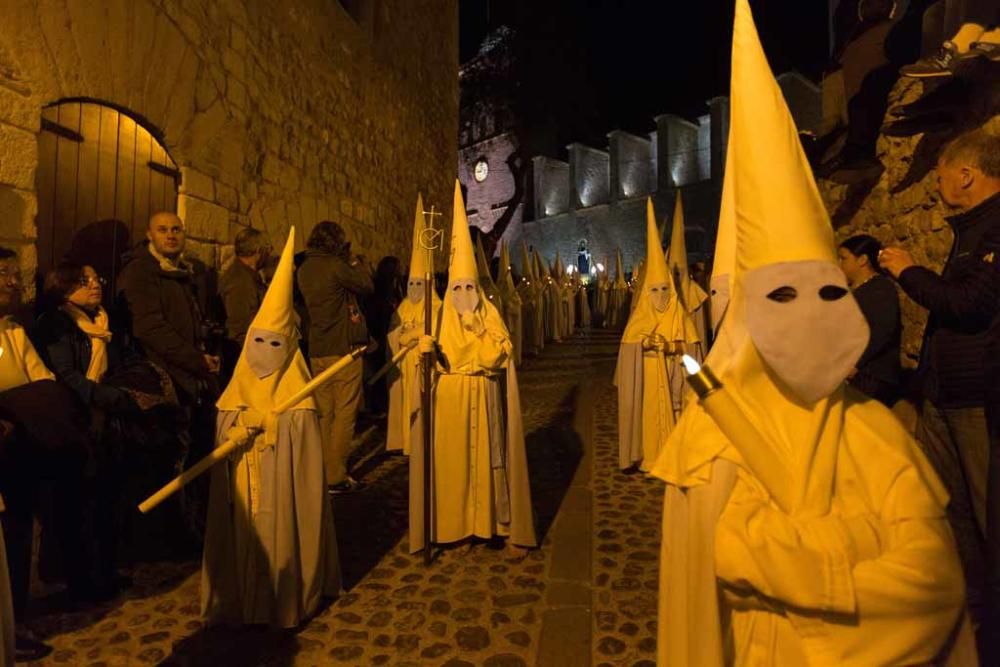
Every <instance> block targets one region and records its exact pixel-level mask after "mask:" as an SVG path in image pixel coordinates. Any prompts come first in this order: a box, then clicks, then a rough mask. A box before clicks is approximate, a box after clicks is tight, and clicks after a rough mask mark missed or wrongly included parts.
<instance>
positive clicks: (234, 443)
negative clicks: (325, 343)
mask: <svg viewBox="0 0 1000 667" xmlns="http://www.w3.org/2000/svg"><path fill="white" fill-rule="evenodd" d="M365 349H366V348H364V347H359V348H357V349H356V350H353V351H352V352H351V353H350V354H348V355H345V356H343V357H341V358H340V359H338V360H337V363H335V364H334V365H332V366H330V367H329V368H327V369H326V370H324V371H323V372H322V373H320V374H319V375H317V376H316V377H314V378H313V379H312V380H310V381H309V382H307V383H306V384H305V385H304V386H303V387H302V388H301V389H299V390H298V391H297V392H295V393H294V394H292V395H291V396H290V397H288V398H287V399H285V400H284V401H282V402H281V403H280V404H278V406H277V407H275V408H274V410H273V413H274V415H275V416H277V415H280V414H283V413H285V412H288V411H289V410H291V409H292V408H294V407H295V406H296V405H298V404H299V403H300V402H301V401H302V399H304V398H306V397H307V396H309V395H311V394H312V393H313V392H315V391H316V389H318V388H319V387H320V385H323V384H325V383H326V382H327V381H328V380H329V379H330V378H332V377H333V376H334V375H336V374H337V373H339V372H340V371H342V370H344V369H345V368H347V366H348V365H349V364H350V363H351V362H352V361H354V360H355V359H357V358H358V357H360V356H361V355H362V354H364V351H365ZM263 432H264V429H262V428H251V429H249V433H250V437H248V438H246V439H229V440H226V441H225V442H223V443H222V444H221V445H219V446H218V447H216V448H215V449H213V450H212V451H211V452H210V453H209V454H208V455H207V456H205V457H204V458H202V459H201V460H200V461H198V462H197V463H195V464H194V465H193V466H191V467H190V468H188V469H187V470H185V471H184V472H182V473H181V474H180V475H178V476H177V477H174V478H173V479H172V480H170V481H169V482H167V483H166V484H164V485H163V487H161V488H160V490H159V491H157V492H156V493H154V494H153V495H151V496H150V497H148V498H146V499H145V500H144V501H142V502H141V503H139V511H140V512H142V513H143V514H146V513H148V512H149V511H150V510H151V509H153V508H155V507H156V506H157V505H159V504H160V503H162V502H163V501H164V500H166V499H167V498H169V497H170V496H172V495H174V494H175V493H177V492H178V491H180V490H181V489H182V488H184V486H185V485H186V484H188V483H189V482H191V480H193V479H194V478H196V477H198V476H199V475H201V474H202V473H203V472H205V471H206V470H208V469H209V468H211V467H212V466H213V465H215V464H216V463H218V462H219V461H221V460H222V459H224V458H226V457H227V456H229V453H230V452H232V451H233V450H234V449H236V448H237V447H240V446H241V445H245V444H246V443H247V442H249V441H250V440H253V439H254V438H256V437H257V436H258V435H260V434H261V433H263Z"/></svg>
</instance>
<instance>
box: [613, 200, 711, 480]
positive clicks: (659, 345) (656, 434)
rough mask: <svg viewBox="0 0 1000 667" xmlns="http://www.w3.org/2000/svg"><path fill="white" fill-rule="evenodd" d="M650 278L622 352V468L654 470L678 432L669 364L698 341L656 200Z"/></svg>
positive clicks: (618, 382)
mask: <svg viewBox="0 0 1000 667" xmlns="http://www.w3.org/2000/svg"><path fill="white" fill-rule="evenodd" d="M646 212H647V215H646V265H645V276H644V278H643V280H642V283H641V287H640V288H639V290H638V291H637V293H636V296H635V300H636V308H635V310H634V311H633V312H632V316H631V317H630V318H629V321H628V324H627V325H626V326H625V333H624V334H622V340H621V345H620V347H619V349H618V366H617V368H616V370H615V386H617V387H618V465H619V467H620V468H622V469H623V470H625V469H628V468H631V467H632V466H634V465H636V464H639V467H640V469H641V470H649V467H650V466H651V465H652V464H653V461H654V460H656V456H657V454H658V453H659V451H660V446H661V445H662V444H663V442H664V441H665V440H666V439H667V436H668V435H670V432H671V431H672V430H673V428H674V423H675V417H674V409H673V398H672V396H671V389H670V369H669V365H668V364H669V360H670V359H671V358H676V357H678V356H679V355H680V354H683V353H684V352H685V351H686V347H685V345H684V342H685V340H689V339H691V338H692V337H693V338H696V337H697V336H696V334H695V333H694V331H693V325H691V323H690V320H689V319H688V318H687V317H686V313H685V312H684V307H683V305H682V304H681V303H680V299H678V298H677V292H676V291H675V290H674V287H673V285H674V283H673V280H671V279H670V275H669V273H668V272H667V263H666V261H665V260H664V258H663V250H662V248H660V241H659V234H658V233H657V230H656V218H655V216H654V214H653V202H652V200H647V203H646Z"/></svg>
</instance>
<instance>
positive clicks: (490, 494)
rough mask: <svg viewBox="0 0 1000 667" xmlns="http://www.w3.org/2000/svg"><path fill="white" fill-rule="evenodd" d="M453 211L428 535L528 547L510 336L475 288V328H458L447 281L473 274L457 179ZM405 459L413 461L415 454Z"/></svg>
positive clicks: (415, 478) (527, 497)
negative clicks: (492, 539) (493, 539)
mask: <svg viewBox="0 0 1000 667" xmlns="http://www.w3.org/2000/svg"><path fill="white" fill-rule="evenodd" d="M454 211H455V213H454V220H453V223H452V238H451V244H452V245H451V248H452V257H451V262H450V263H449V269H448V281H449V290H448V292H447V293H446V294H445V298H444V303H443V306H442V312H441V320H440V323H439V330H438V333H437V334H436V338H437V342H438V346H439V349H440V354H441V357H442V358H443V361H442V362H441V363H440V364H439V366H438V369H437V375H436V382H435V387H434V442H433V452H432V470H433V472H432V474H433V477H434V479H433V485H432V488H433V492H434V498H433V500H432V507H433V516H434V522H433V525H432V534H433V539H434V541H435V542H437V543H448V542H456V541H459V540H462V539H465V538H468V537H473V536H475V537H479V538H485V539H488V538H490V537H493V536H495V535H499V536H504V537H508V538H509V539H510V541H511V542H512V543H513V544H516V545H519V546H524V547H534V546H536V545H537V541H536V538H535V526H534V518H533V513H532V509H531V490H530V486H529V482H528V462H527V459H526V456H525V448H524V431H523V426H522V424H521V404H520V395H519V392H518V387H517V371H516V370H515V367H514V364H513V361H512V360H511V356H510V355H511V352H512V350H513V346H512V344H511V342H510V336H509V334H508V333H507V327H506V326H505V325H504V323H503V319H502V318H501V317H500V314H499V312H497V310H496V308H494V307H493V305H492V304H491V303H490V302H489V301H488V300H487V299H485V298H484V297H483V294H482V291H481V290H479V289H478V287H477V292H478V293H479V299H478V303H477V305H476V307H475V309H474V311H473V313H474V315H473V317H474V320H475V323H476V328H477V329H478V333H475V332H473V331H471V330H469V329H466V328H465V326H463V324H462V321H461V317H460V316H459V313H458V311H457V310H456V309H455V305H454V303H453V301H452V298H453V295H452V290H451V288H450V286H451V285H453V284H454V283H455V281H457V280H471V281H476V279H477V275H476V274H477V271H476V264H475V260H474V259H473V253H472V243H471V239H470V238H469V231H468V223H467V222H466V217H465V209H464V203H463V201H462V193H461V190H460V188H459V184H458V183H456V184H455V207H454ZM410 458H411V462H412V460H413V458H414V457H413V456H412V455H411V457H410ZM422 470H423V467H422V466H420V467H417V466H416V465H413V464H412V463H411V467H410V484H411V485H414V484H416V485H417V486H418V487H419V488H420V489H421V492H422V489H423V475H422ZM421 501H422V496H421ZM411 502H413V494H412V493H411ZM421 507H422V502H421ZM411 516H412V515H411ZM421 548H423V525H422V524H421V525H419V526H414V525H413V524H412V523H411V525H410V549H411V550H412V551H416V550H418V549H421Z"/></svg>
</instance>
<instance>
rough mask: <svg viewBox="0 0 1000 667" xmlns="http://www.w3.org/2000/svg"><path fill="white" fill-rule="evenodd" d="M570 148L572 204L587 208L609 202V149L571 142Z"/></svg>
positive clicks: (575, 206) (574, 206)
mask: <svg viewBox="0 0 1000 667" xmlns="http://www.w3.org/2000/svg"><path fill="white" fill-rule="evenodd" d="M568 148H569V174H570V187H571V192H570V204H571V205H572V206H573V208H577V207H584V208H586V207H588V206H596V205H597V204H605V203H607V201H608V199H609V193H610V176H611V171H610V170H611V166H610V161H609V160H610V158H609V156H608V153H607V151H602V150H599V149H597V148H591V147H590V146H585V145H583V144H570V145H569V147H568Z"/></svg>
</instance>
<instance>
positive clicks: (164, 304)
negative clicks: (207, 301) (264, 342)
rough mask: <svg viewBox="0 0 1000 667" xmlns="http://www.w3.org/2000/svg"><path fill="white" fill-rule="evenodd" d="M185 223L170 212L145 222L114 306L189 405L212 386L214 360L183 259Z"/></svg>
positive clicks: (189, 269)
mask: <svg viewBox="0 0 1000 667" xmlns="http://www.w3.org/2000/svg"><path fill="white" fill-rule="evenodd" d="M184 243H185V232H184V223H183V221H181V219H180V218H179V217H177V216H176V215H175V214H173V213H165V212H162V213H155V214H154V215H153V216H152V217H151V218H150V219H149V226H148V227H147V229H146V242H145V243H143V244H141V245H140V246H138V247H137V248H136V249H135V250H134V252H132V253H131V254H129V255H127V256H126V257H125V258H124V267H123V268H122V273H121V276H120V277H119V279H118V296H119V302H120V303H121V304H122V305H123V306H124V315H125V317H126V318H127V320H128V322H127V324H128V327H129V330H130V332H131V334H132V337H133V338H134V339H135V341H136V342H137V343H138V344H139V346H140V347H141V348H142V351H143V352H144V353H145V354H146V356H147V357H148V358H149V360H150V361H152V362H153V363H155V364H156V365H157V366H159V367H160V368H162V369H163V370H165V371H166V372H167V373H168V374H169V375H170V378H171V380H173V383H174V388H175V389H176V390H177V395H178V399H179V400H180V402H181V403H182V404H183V405H191V404H193V403H194V402H195V399H197V398H198V394H199V392H200V391H201V390H202V388H203V386H204V385H205V384H206V383H208V384H214V375H215V374H216V373H218V371H219V358H218V357H216V356H212V355H209V354H206V353H205V350H204V331H203V321H202V315H201V310H200V308H199V307H198V299H197V298H196V294H195V286H194V280H193V279H194V275H193V274H194V271H193V269H192V267H191V265H190V264H189V263H188V262H186V261H185V260H184Z"/></svg>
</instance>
